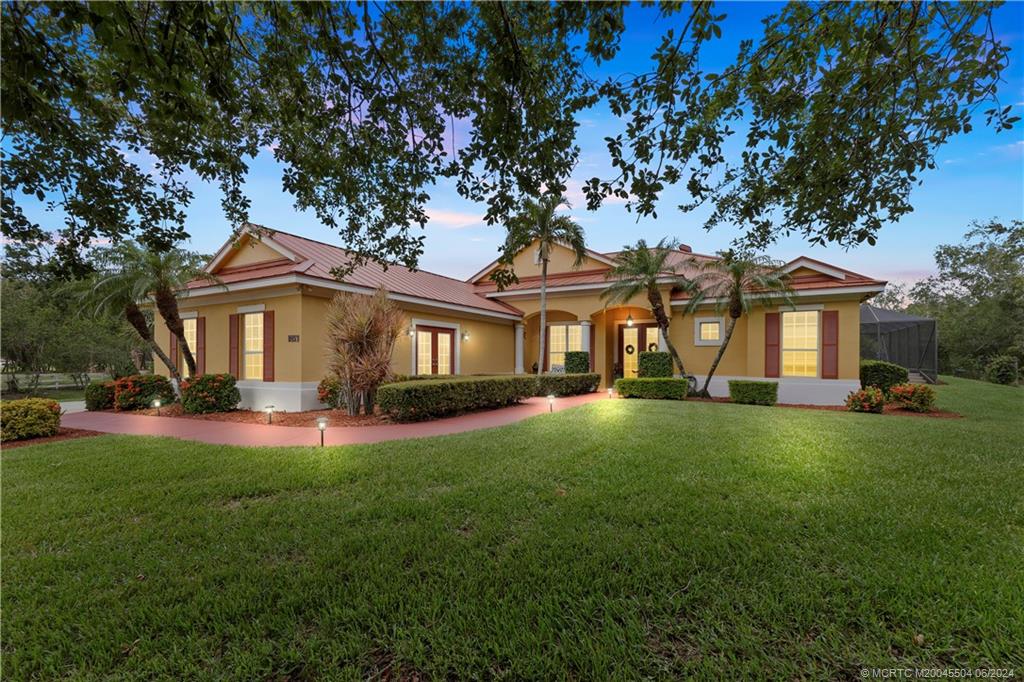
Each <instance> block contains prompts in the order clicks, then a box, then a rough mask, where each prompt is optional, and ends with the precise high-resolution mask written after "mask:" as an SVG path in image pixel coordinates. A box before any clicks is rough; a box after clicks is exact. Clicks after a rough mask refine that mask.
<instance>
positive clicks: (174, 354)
mask: <svg viewBox="0 0 1024 682" xmlns="http://www.w3.org/2000/svg"><path fill="white" fill-rule="evenodd" d="M168 331H170V330H169V329H168ZM170 334H171V343H170V346H169V347H168V351H169V352H168V355H170V356H171V364H172V365H174V369H176V370H178V371H179V372H180V371H181V357H180V355H181V353H179V352H178V337H177V336H176V335H175V333H174V332H170Z"/></svg>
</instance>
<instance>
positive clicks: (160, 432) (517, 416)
mask: <svg viewBox="0 0 1024 682" xmlns="http://www.w3.org/2000/svg"><path fill="white" fill-rule="evenodd" d="M602 398H603V399H604V400H607V399H608V397H607V395H605V394H603V393H589V394H586V395H578V396H571V397H568V398H556V399H555V404H554V411H555V412H561V411H562V410H565V409H568V408H571V407H577V406H579V405H585V404H587V403H590V402H594V401H596V400H601V399H602ZM547 412H548V401H547V398H530V399H529V400H526V401H524V402H523V403H522V404H520V405H515V406H513V407H505V408H502V409H499V410H489V411H486V412H474V413H472V414H465V415H462V416H458V417H449V418H448V419H438V420H436V421H429V422H417V423H413V424H382V425H379V426H348V427H346V426H335V427H331V428H328V429H327V430H325V431H324V444H325V445H353V444H356V443H379V442H382V441H388V440H400V439H403V438H424V437H427V436H443V435H448V434H452V433H462V432H464V431H475V430H477V429H489V428H492V427H495V426H504V425H506V424H512V423H515V422H518V421H522V420H523V419H527V418H528V417H533V416H535V415H538V414H546V413H547ZM61 426H67V427H70V428H74V429H89V430H92V431H102V432H104V433H123V434H128V435H133V436H168V437H170V438H180V439H181V440H191V441H197V442H200V443H212V444H217V445H247V446H282V445H319V444H320V432H319V431H317V429H316V427H315V426H314V425H312V424H310V426H309V427H308V428H307V427H303V426H269V425H266V424H238V423H234V422H217V421H204V420H201V419H186V418H175V417H149V416H144V415H137V414H131V413H125V412H73V413H69V414H65V415H64V417H63V418H62V419H61Z"/></svg>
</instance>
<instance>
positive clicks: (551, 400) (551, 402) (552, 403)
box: [548, 395, 555, 412]
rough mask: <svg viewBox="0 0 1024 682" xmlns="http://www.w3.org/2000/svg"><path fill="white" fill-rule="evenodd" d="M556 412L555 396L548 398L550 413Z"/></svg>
mask: <svg viewBox="0 0 1024 682" xmlns="http://www.w3.org/2000/svg"><path fill="white" fill-rule="evenodd" d="M554 411H555V396H553V395H549V396H548V412H554Z"/></svg>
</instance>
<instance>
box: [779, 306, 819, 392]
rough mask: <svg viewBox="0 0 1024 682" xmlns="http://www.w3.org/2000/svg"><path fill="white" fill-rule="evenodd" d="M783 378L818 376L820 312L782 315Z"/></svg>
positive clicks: (798, 311) (803, 311)
mask: <svg viewBox="0 0 1024 682" xmlns="http://www.w3.org/2000/svg"><path fill="white" fill-rule="evenodd" d="M782 376H784V377H816V376H818V311H817V310H797V311H794V312H784V313H782Z"/></svg>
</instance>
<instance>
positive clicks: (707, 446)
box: [2, 379, 1024, 679]
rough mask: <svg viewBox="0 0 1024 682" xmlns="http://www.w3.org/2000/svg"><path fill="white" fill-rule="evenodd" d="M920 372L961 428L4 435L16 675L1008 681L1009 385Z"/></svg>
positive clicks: (707, 415)
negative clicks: (292, 440)
mask: <svg viewBox="0 0 1024 682" xmlns="http://www.w3.org/2000/svg"><path fill="white" fill-rule="evenodd" d="M938 390H939V406H940V407H942V408H943V409H948V410H953V411H956V412H960V413H962V414H964V415H966V418H965V419H917V418H911V417H898V416H891V417H889V416H878V415H870V414H848V413H838V412H828V411H812V410H796V409H783V408H764V407H748V406H741V405H727V404H713V403H698V402H681V403H680V402H653V401H627V400H607V401H601V402H598V403H593V404H590V405H587V406H585V407H582V408H578V409H576V410H569V411H566V412H563V413H558V414H554V415H544V416H541V417H537V418H534V419H531V420H528V421H526V422H522V423H520V424H516V425H513V426H508V427H504V428H501V429H496V430H492V431H484V432H475V433H466V434H462V435H458V436H449V437H443V438H436V439H427V440H420V441H405V442H390V443H384V444H381V445H377V446H358V447H346V448H327V449H319V448H290V449H289V448H279V449H269V448H268V449H245V448H235V447H224V446H206V445H194V444H186V443H182V442H180V441H175V440H169V439H157V438H151V439H147V438H133V437H115V436H104V437H98V438H90V439H84V440H76V441H66V442H62V443H56V444H50V445H43V446H30V447H24V448H19V449H16V450H12V451H10V452H4V453H3V474H4V481H3V501H2V512H3V531H4V532H3V547H2V558H3V575H2V599H3V604H2V606H3V627H4V632H3V658H4V672H5V674H6V676H8V677H10V678H11V679H26V678H31V677H35V678H40V679H52V678H57V677H88V678H100V677H111V676H114V677H127V678H177V679H191V678H197V677H199V678H211V677H220V678H223V677H231V678H238V679H253V678H261V679H307V678H315V677H343V678H361V677H366V676H382V677H390V678H392V679H401V678H414V677H415V676H416V675H420V676H426V677H437V678H445V677H452V678H471V677H473V678H480V677H483V678H491V677H504V678H509V679H521V678H531V679H536V678H566V677H571V678H575V679H607V678H610V677H619V678H636V677H645V676H646V677H676V676H681V675H701V676H705V677H717V678H722V677H728V678H735V677H741V676H747V677H759V678H766V677H767V678H789V679H792V678H833V679H834V678H850V677H859V673H860V669H861V668H862V667H875V666H881V667H915V666H928V667H932V666H936V667H943V668H947V667H961V666H970V667H974V666H989V665H991V666H997V667H1015V668H1016V671H1017V674H1018V675H1020V674H1021V673H1022V672H1024V671H1022V670H1021V669H1022V667H1024V647H1022V646H1021V643H1022V642H1024V390H1021V389H1019V388H1011V387H1004V386H994V385H989V384H982V383H976V382H971V381H966V380H955V379H951V380H950V385H949V386H943V387H939V389H938ZM919 636H920V637H919Z"/></svg>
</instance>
